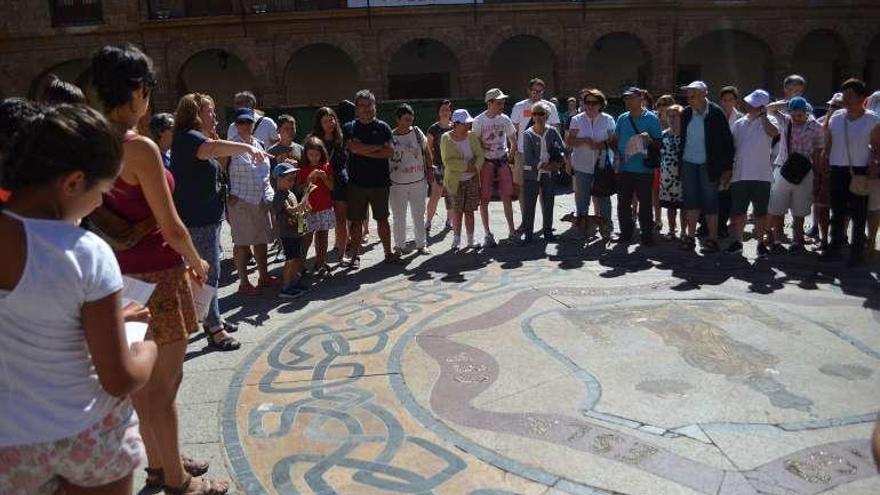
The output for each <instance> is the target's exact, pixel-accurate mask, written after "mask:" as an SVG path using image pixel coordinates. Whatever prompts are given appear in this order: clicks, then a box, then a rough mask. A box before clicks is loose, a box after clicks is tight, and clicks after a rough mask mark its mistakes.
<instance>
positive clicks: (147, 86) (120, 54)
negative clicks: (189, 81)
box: [92, 44, 156, 111]
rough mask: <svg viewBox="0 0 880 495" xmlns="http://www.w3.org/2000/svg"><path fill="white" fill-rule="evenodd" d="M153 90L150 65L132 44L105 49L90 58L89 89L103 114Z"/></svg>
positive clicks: (154, 85) (153, 72)
mask: <svg viewBox="0 0 880 495" xmlns="http://www.w3.org/2000/svg"><path fill="white" fill-rule="evenodd" d="M154 87H156V72H155V71H154V70H153V61H152V60H151V59H150V57H148V56H147V55H146V54H144V52H142V51H141V50H140V49H139V48H137V47H136V46H134V45H131V44H124V45H108V46H105V47H104V48H101V49H100V50H98V52H97V53H95V55H94V56H93V57H92V88H93V89H94V91H95V94H96V95H97V96H98V98H99V99H100V100H101V103H102V104H103V106H104V109H105V110H108V111H109V110H112V109H114V108H117V107H120V106H122V105H125V104H126V103H128V102H130V101H131V93H132V92H133V91H134V90H136V89H138V88H143V90H144V91H145V92H147V93H149V92H150V91H152V89H153V88H154Z"/></svg>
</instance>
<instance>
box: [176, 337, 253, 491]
mask: <svg viewBox="0 0 880 495" xmlns="http://www.w3.org/2000/svg"><path fill="white" fill-rule="evenodd" d="M222 331H223V327H220V328H218V329H216V330H208V329H205V335H207V336H208V347H211V348H212V349H215V350H218V351H221V352H228V351H235V350H238V349H239V348H241V342H239V341H237V340H235V338H234V337H228V336H227V337H224V338H223V340H221V341H219V342H217V341H216V340H214V336H215V335H217V334H218V333H220V332H222ZM184 463H186V461H184ZM184 469H185V468H184ZM202 474H204V473H202Z"/></svg>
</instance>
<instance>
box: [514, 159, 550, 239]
mask: <svg viewBox="0 0 880 495" xmlns="http://www.w3.org/2000/svg"><path fill="white" fill-rule="evenodd" d="M539 190H540V192H541V208H542V213H543V215H544V221H543V224H542V227H543V230H544V235H549V234H552V233H553V203H554V202H555V199H556V198H555V197H554V195H555V192H554V189H553V177H552V176H551V175H550V174H541V175H540V176H539V179H538V180H530V179H523V184H522V194H523V206H522V208H523V210H522V227H523V232H524V233H525V238H526V240H531V239H532V237H533V235H534V231H535V206H536V205H537V202H538V191H539Z"/></svg>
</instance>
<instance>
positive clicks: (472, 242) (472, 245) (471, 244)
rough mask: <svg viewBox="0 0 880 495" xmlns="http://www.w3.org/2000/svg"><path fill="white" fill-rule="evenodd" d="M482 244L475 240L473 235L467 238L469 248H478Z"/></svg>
mask: <svg viewBox="0 0 880 495" xmlns="http://www.w3.org/2000/svg"><path fill="white" fill-rule="evenodd" d="M481 247H482V246H481V245H480V243H479V242H477V241H475V240H474V238H473V237H471V238H470V239H468V248H470V249H480V248H481Z"/></svg>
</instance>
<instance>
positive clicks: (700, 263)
mask: <svg viewBox="0 0 880 495" xmlns="http://www.w3.org/2000/svg"><path fill="white" fill-rule="evenodd" d="M572 203H573V198H572V196H571V195H561V196H558V198H557V208H556V211H557V215H556V217H557V218H558V217H560V216H561V215H562V213H564V212H567V211H569V210H570V209H571V205H572ZM441 210H442V206H441ZM493 210H494V211H493V215H494V220H495V222H494V224H495V225H496V226H494V227H493V229H494V230H495V231H496V236H498V235H499V234H501V235H502V236H503V235H504V234H506V228H504V227H503V222H501V221H500V220H501V218H502V216H501V214H500V213H501V212H500V205H498V204H493ZM441 214H442V213H441ZM516 218H519V216H518V213H517V214H516ZM435 223H437V222H435ZM477 224H478V227H477V232H478V238H480V237H482V235H481V233H482V229H481V228H480V227H479V221H478V222H477ZM567 227H568V225H567V224H562V223H561V222H557V224H556V229H557V233H561V234H562V235H560V238H559V242H558V243H551V244H549V245H545V244H543V243H536V244H534V245H532V246H529V247H515V246H509V245H507V246H505V245H502V246H499V247H497V248H494V249H489V250H484V251H481V252H478V253H472V252H463V253H450V252H448V247H449V244H450V242H451V235H449V234H442V233H441V234H440V235H434V236H432V237H431V241H432V242H433V244H432V246H431V249H432V251H433V254H432V255H431V256H428V257H420V258H413V257H406V258H405V259H406V264H405V265H401V266H388V265H384V264H382V263H381V262H380V259H381V253H382V250H381V247H379V246H375V247H374V248H373V249H372V250H371V251H370V252H369V253H368V254H367V255H366V256H365V257H364V263H363V268H362V269H361V270H360V271H359V272H358V273H356V274H347V273H346V272H341V273H337V274H336V275H335V276H334V277H333V278H331V279H327V280H325V281H321V282H318V283H316V285H315V287H314V290H313V291H312V292H311V293H310V294H309V295H308V296H306V297H305V298H303V299H301V300H296V301H293V302H290V301H284V300H279V299H277V298H275V297H274V295H273V294H266V295H264V296H260V297H255V298H243V297H240V296H237V295H235V294H234V289H235V286H236V284H235V283H234V282H233V279H232V277H231V276H230V274H229V272H231V270H232V268H231V263H229V262H227V263H226V264H224V278H223V280H224V284H225V286H224V287H223V288H222V289H221V294H222V299H221V307H222V308H223V311H224V314H225V316H226V318H228V319H230V320H232V321H238V322H240V323H241V324H242V329H241V331H240V332H239V333H238V334H237V335H236V337H237V338H238V339H239V340H241V341H242V343H243V344H244V345H243V347H242V349H241V350H239V351H238V352H233V353H206V352H205V350H204V344H205V341H204V338H203V337H194V339H193V341H192V343H191V345H190V354H189V356H188V360H187V363H186V366H185V371H186V375H185V378H184V382H183V387H182V390H181V393H180V400H179V402H180V411H181V412H180V414H181V423H182V424H181V437H182V442H183V451H184V452H185V453H186V454H188V455H190V456H194V457H201V458H207V459H209V460H211V461H212V468H211V473H210V474H211V475H212V476H219V477H223V476H230V477H231V478H232V479H234V480H235V482H236V483H237V488H236V490H237V493H248V494H299V493H302V494H310V493H319V494H334V493H338V494H380V493H389V494H390V493H419V494H427V493H434V494H452V495H508V494H536V495H537V494H547V495H549V494H565V493H568V494H608V493H624V494H651V495H654V494H713V495H714V494H723V495H731V494H757V493H761V494H764V493H767V494H817V493H829V494H836V495H843V494H846V495H861V494H864V495H867V494H877V493H880V477H878V476H877V472H876V470H875V469H874V467H873V464H872V461H871V457H870V450H869V446H868V441H867V439H868V437H869V435H870V431H871V427H872V421H873V419H874V417H875V414H876V412H877V410H878V409H880V396H878V390H880V325H878V321H880V312H878V308H880V288H878V287H880V284H878V280H877V266H876V264H875V265H873V266H871V267H868V268H866V269H861V270H856V271H853V270H847V269H845V268H844V267H843V265H842V264H833V265H820V264H818V263H816V262H815V261H814V260H812V259H811V258H810V257H809V256H804V257H788V256H785V257H771V258H769V259H765V260H758V261H756V260H755V258H754V244H755V243H754V242H749V243H746V245H747V258H745V259H744V258H738V257H736V258H731V257H727V256H724V255H713V256H709V257H703V256H699V255H696V254H688V253H683V252H681V251H679V250H678V249H677V246H676V245H673V244H670V243H668V242H665V243H660V245H659V246H657V247H654V248H649V249H642V248H640V247H638V246H634V247H630V248H629V249H628V250H627V249H626V248H623V247H614V246H612V247H611V249H609V250H607V251H606V250H604V249H602V247H601V246H599V245H596V244H593V245H589V246H586V247H585V246H584V243H583V241H579V240H578V239H577V236H576V235H575V234H574V233H572V232H566V231H567ZM372 234H373V239H375V230H373V231H372ZM224 247H225V248H227V250H229V248H230V247H229V245H228V239H227V241H226V245H225V246H224ZM749 249H750V250H751V251H749ZM273 266H275V267H277V266H278V265H273Z"/></svg>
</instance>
